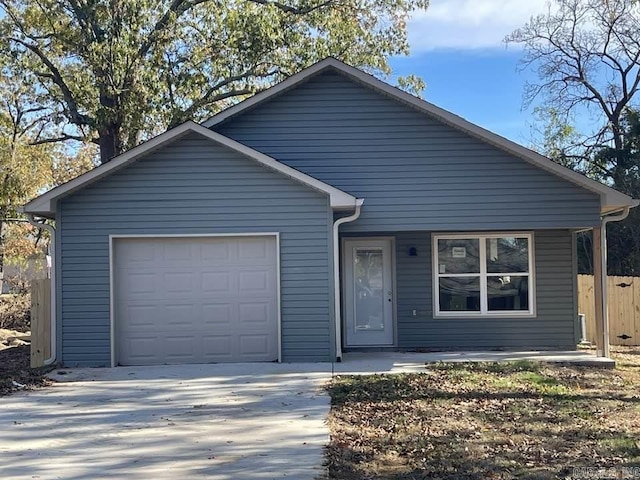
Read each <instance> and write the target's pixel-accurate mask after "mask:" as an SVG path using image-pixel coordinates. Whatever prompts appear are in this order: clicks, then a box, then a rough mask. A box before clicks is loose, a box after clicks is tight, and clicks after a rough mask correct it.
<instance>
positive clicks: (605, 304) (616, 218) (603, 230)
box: [594, 200, 640, 358]
mask: <svg viewBox="0 0 640 480" xmlns="http://www.w3.org/2000/svg"><path fill="white" fill-rule="evenodd" d="M639 204H640V202H639V201H638V200H636V201H635V203H634V204H633V205H631V206H629V207H624V209H622V211H621V212H620V213H618V214H612V215H605V216H603V217H601V219H602V221H601V226H600V245H601V250H602V251H601V254H600V265H601V268H602V278H601V282H602V283H601V288H602V323H603V324H604V325H603V330H604V331H603V337H604V338H603V344H602V355H603V357H605V358H608V357H609V354H610V353H611V352H610V345H609V301H608V298H607V278H608V275H609V272H608V270H607V224H608V223H610V222H620V221H622V220H624V219H625V218H627V216H629V211H630V210H631V208H632V207H637V206H638V205H639ZM594 260H595V259H594Z"/></svg>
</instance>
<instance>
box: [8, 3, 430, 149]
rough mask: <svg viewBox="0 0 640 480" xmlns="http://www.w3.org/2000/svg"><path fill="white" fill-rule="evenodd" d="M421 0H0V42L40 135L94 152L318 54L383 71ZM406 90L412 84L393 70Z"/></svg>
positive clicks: (202, 113)
mask: <svg viewBox="0 0 640 480" xmlns="http://www.w3.org/2000/svg"><path fill="white" fill-rule="evenodd" d="M427 4H428V0H367V1H359V0H292V1H290V2H287V3H281V2H280V1H277V0H273V1H272V0H237V1H221V0H156V1H150V0H110V1H106V0H93V1H75V0H38V1H34V0H0V8H1V9H2V10H3V11H4V17H3V18H1V19H0V52H4V53H5V54H6V55H7V58H9V59H10V62H9V63H8V66H9V68H10V69H15V70H19V71H23V72H26V74H28V75H29V77H30V81H31V82H32V83H33V84H34V85H36V86H37V90H38V91H41V92H46V94H45V95H43V97H42V98H41V101H40V103H39V105H40V106H42V107H45V109H44V110H43V111H42V112H40V113H41V114H42V115H41V116H42V117H46V118H47V119H48V126H49V127H50V132H49V136H48V137H47V138H48V139H51V140H56V139H59V140H68V139H81V140H85V141H87V140H88V141H92V142H95V143H97V144H99V145H100V150H101V151H100V153H101V159H102V160H103V161H106V160H107V159H109V158H111V157H112V156H114V155H116V154H118V153H121V152H122V151H124V150H127V149H129V148H131V147H133V146H135V145H136V144H138V143H139V142H140V141H141V140H143V139H144V138H146V137H148V136H151V135H154V134H157V133H158V132H160V131H162V130H164V129H165V128H167V127H170V126H174V125H176V124H179V123H181V122H183V121H185V120H187V119H195V120H202V119H204V118H205V117H207V116H210V115H212V114H214V113H216V112H218V111H219V110H220V109H222V108H224V107H226V106H228V105H230V104H231V103H232V102H235V101H237V100H238V99H241V98H243V97H246V96H248V95H251V94H253V93H255V92H256V91H259V90H261V89H264V88H266V87H267V86H269V85H270V84H272V83H273V82H275V81H278V80H281V79H283V78H284V77H286V76H288V75H291V74H292V73H295V72H297V71H298V70H300V69H302V68H304V67H307V66H309V65H310V64H312V63H314V62H316V61H318V60H320V59H322V58H324V57H326V56H329V55H331V56H335V57H337V58H339V59H341V60H344V61H346V62H348V63H350V64H353V65H355V66H358V67H364V68H366V69H367V70H368V71H370V72H371V73H375V74H382V75H387V74H389V73H390V68H389V65H388V63H387V59H388V57H389V56H391V55H402V54H406V53H408V48H409V47H408V43H407V29H406V23H407V20H408V17H409V15H410V13H411V12H412V11H413V10H414V9H417V8H426V7H427ZM402 82H403V84H402V85H403V87H405V88H408V89H410V90H412V91H414V92H416V91H419V90H420V88H421V87H422V84H421V83H420V82H419V81H417V80H416V79H412V78H408V79H404V80H403V81H402Z"/></svg>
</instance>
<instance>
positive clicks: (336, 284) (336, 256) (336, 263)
mask: <svg viewBox="0 0 640 480" xmlns="http://www.w3.org/2000/svg"><path fill="white" fill-rule="evenodd" d="M363 203H364V199H363V198H357V199H356V205H355V211H354V212H353V214H351V215H349V216H348V217H342V218H339V219H338V220H336V221H335V222H333V289H334V292H333V308H334V310H333V318H334V321H335V325H336V361H338V362H341V361H342V315H341V312H340V297H341V295H340V236H339V231H338V230H339V229H340V225H342V224H343V223H349V222H355V221H356V220H357V219H358V217H359V216H360V209H361V208H362V204H363Z"/></svg>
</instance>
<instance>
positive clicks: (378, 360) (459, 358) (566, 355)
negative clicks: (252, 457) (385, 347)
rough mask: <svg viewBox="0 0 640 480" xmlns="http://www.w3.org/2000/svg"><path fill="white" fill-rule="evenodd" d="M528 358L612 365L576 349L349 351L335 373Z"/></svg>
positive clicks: (411, 369)
mask: <svg viewBox="0 0 640 480" xmlns="http://www.w3.org/2000/svg"><path fill="white" fill-rule="evenodd" d="M518 360H528V361H536V362H546V363H555V364H560V365H567V366H587V367H596V368H614V367H615V364H616V363H615V361H614V360H612V359H611V358H602V357H596V356H595V355H593V354H591V353H589V352H585V351H580V350H567V351H486V352H482V351H469V352H349V353H345V354H344V357H343V361H342V363H338V364H335V372H336V373H342V374H350V375H366V374H372V373H406V372H421V371H424V369H425V364H427V363H436V362H512V361H518Z"/></svg>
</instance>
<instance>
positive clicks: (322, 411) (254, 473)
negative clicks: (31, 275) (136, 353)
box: [0, 364, 331, 480]
mask: <svg viewBox="0 0 640 480" xmlns="http://www.w3.org/2000/svg"><path fill="white" fill-rule="evenodd" d="M305 370H306V371H305ZM69 372H70V373H68V374H67V375H56V376H55V378H58V379H60V380H63V381H65V383H59V384H56V385H54V386H53V387H50V388H45V389H42V390H36V391H33V392H28V393H23V394H17V395H12V396H9V397H6V398H1V399H0V478H12V479H18V478H29V479H32V478H40V479H48V478H64V479H94V478H127V479H134V480H135V479H144V480H148V479H162V478H170V479H172V480H173V479H178V478H208V479H216V480H218V479H220V480H222V479H225V480H226V479H248V480H251V479H271V478H291V479H299V480H305V479H309V480H311V479H314V478H316V477H317V476H319V475H321V474H322V473H323V468H322V462H323V446H324V445H325V444H326V443H327V441H328V431H327V427H326V425H325V422H324V420H325V418H326V415H327V413H328V411H329V398H328V396H327V395H326V394H325V393H324V391H323V390H322V385H323V384H324V383H325V382H326V381H328V380H329V378H330V376H331V373H330V371H328V370H327V367H326V364H325V365H324V368H318V366H317V365H316V366H315V367H314V366H312V365H309V366H308V368H307V369H305V368H301V365H297V366H296V367H295V369H293V368H291V367H289V366H287V365H286V364H284V365H277V364H234V365H180V366H161V367H136V368H129V367H126V368H116V369H80V370H73V371H69Z"/></svg>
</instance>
